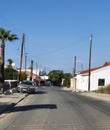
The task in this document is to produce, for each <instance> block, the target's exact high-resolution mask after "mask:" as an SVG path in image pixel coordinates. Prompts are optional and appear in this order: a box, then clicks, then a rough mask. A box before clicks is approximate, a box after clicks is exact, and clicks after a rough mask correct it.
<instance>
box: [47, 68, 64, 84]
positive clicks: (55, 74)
mask: <svg viewBox="0 0 110 130" xmlns="http://www.w3.org/2000/svg"><path fill="white" fill-rule="evenodd" d="M48 76H49V78H50V80H51V82H52V83H53V85H61V82H62V78H63V71H61V70H52V71H50V72H49V73H48Z"/></svg>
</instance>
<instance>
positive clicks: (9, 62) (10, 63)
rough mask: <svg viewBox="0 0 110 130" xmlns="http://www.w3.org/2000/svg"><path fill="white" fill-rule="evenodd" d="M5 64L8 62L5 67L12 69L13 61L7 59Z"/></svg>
mask: <svg viewBox="0 0 110 130" xmlns="http://www.w3.org/2000/svg"><path fill="white" fill-rule="evenodd" d="M7 62H8V65H7V67H8V68H12V64H13V60H12V59H8V60H7Z"/></svg>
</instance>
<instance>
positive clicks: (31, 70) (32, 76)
mask: <svg viewBox="0 0 110 130" xmlns="http://www.w3.org/2000/svg"><path fill="white" fill-rule="evenodd" d="M32 77H33V60H31V76H30V80H32Z"/></svg>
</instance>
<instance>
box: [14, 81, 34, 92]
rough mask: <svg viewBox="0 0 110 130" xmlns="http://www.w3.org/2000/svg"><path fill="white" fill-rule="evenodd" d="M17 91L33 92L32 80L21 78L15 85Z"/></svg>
mask: <svg viewBox="0 0 110 130" xmlns="http://www.w3.org/2000/svg"><path fill="white" fill-rule="evenodd" d="M17 90H18V92H26V93H35V92H36V86H35V83H34V82H33V81H28V80H23V81H21V83H19V85H18V87H17Z"/></svg>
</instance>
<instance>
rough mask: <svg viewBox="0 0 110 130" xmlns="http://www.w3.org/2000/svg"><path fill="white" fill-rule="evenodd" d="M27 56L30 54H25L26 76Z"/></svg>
mask: <svg viewBox="0 0 110 130" xmlns="http://www.w3.org/2000/svg"><path fill="white" fill-rule="evenodd" d="M27 54H28V53H25V74H26V69H27Z"/></svg>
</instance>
